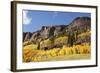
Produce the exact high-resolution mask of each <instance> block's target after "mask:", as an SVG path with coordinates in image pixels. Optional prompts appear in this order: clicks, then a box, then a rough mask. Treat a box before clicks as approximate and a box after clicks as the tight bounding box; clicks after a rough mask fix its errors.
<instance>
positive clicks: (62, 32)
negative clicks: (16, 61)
mask: <svg viewBox="0 0 100 73" xmlns="http://www.w3.org/2000/svg"><path fill="white" fill-rule="evenodd" d="M90 45H91V19H90V18H89V17H77V18H75V19H74V20H73V21H72V22H71V23H70V24H65V25H53V26H42V27H41V29H40V30H37V31H35V32H23V49H24V52H23V56H24V58H23V61H24V62H30V61H35V60H34V59H35V58H36V59H37V58H38V57H40V58H41V57H43V58H44V57H45V60H38V61H47V60H49V59H51V60H54V59H57V60H58V59H59V58H60V59H62V60H63V59H65V58H64V56H66V57H68V58H66V59H69V60H70V59H74V58H72V57H75V56H74V55H77V54H78V55H79V58H78V59H82V58H83V59H84V57H85V58H86V59H87V58H90V48H91V47H90ZM80 54H83V57H82V55H81V56H80ZM85 54H86V55H85ZM69 55H70V56H69ZM71 55H73V56H71ZM33 56H34V57H33ZM57 56H59V57H57ZM52 57H53V58H52ZM38 59H39V58H38ZM75 59H77V57H75ZM36 61H37V60H36Z"/></svg>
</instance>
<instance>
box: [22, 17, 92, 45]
mask: <svg viewBox="0 0 100 73" xmlns="http://www.w3.org/2000/svg"><path fill="white" fill-rule="evenodd" d="M90 28H91V19H90V18H89V17H77V18H76V19H74V20H73V21H72V22H71V23H70V24H69V25H54V26H42V28H41V30H38V31H36V32H33V33H31V32H23V41H31V42H33V43H35V44H36V43H38V42H40V41H42V40H45V39H48V38H52V37H54V36H59V35H63V34H66V32H67V31H69V32H70V33H71V32H74V31H78V32H79V33H82V32H84V31H86V30H87V29H89V30H90Z"/></svg>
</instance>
